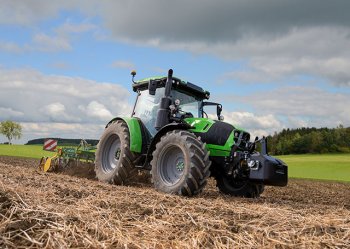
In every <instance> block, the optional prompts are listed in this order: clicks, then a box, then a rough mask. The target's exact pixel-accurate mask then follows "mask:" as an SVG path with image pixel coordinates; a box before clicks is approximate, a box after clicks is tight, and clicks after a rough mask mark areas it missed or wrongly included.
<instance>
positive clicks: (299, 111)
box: [222, 86, 350, 132]
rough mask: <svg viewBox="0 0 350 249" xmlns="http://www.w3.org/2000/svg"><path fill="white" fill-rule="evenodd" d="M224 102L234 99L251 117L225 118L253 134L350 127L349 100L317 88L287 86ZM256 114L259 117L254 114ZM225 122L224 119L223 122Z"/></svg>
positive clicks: (235, 115) (226, 98)
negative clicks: (297, 129) (287, 129)
mask: <svg viewBox="0 0 350 249" xmlns="http://www.w3.org/2000/svg"><path fill="white" fill-rule="evenodd" d="M222 99H223V100H224V101H226V102H230V101H232V99H234V101H235V103H236V104H237V103H241V104H243V105H245V106H247V108H248V107H249V108H252V109H253V111H252V113H246V112H233V113H226V114H224V115H225V116H227V117H228V120H232V122H233V123H236V124H238V125H242V127H248V128H249V129H252V130H257V129H261V130H264V129H266V130H268V131H269V132H274V131H279V130H281V129H283V128H286V127H288V128H298V127H302V126H303V127H336V126H338V125H339V124H343V125H345V126H350V108H347V107H348V106H350V96H349V94H348V93H339V92H334V93H333V92H328V91H327V90H322V89H319V88H317V87H308V86H292V87H291V86H289V87H280V88H277V89H275V90H271V91H259V92H254V93H251V94H250V95H248V96H244V97H243V96H234V98H232V96H228V95H227V96H222ZM257 113H259V114H257ZM226 120H227V118H226Z"/></svg>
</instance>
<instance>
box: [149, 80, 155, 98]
mask: <svg viewBox="0 0 350 249" xmlns="http://www.w3.org/2000/svg"><path fill="white" fill-rule="evenodd" d="M156 90H157V82H156V81H155V80H150V81H149V82H148V92H149V95H155V94H156Z"/></svg>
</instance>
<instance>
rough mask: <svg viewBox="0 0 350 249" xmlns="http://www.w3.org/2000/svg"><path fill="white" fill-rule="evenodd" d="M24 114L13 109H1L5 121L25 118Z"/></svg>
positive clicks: (0, 115) (0, 113) (0, 114)
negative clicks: (13, 118)
mask: <svg viewBox="0 0 350 249" xmlns="http://www.w3.org/2000/svg"><path fill="white" fill-rule="evenodd" d="M23 115H24V113H23V112H20V111H16V110H13V109H12V108H4V107H0V117H1V118H2V119H3V120H5V119H10V118H12V117H20V116H23Z"/></svg>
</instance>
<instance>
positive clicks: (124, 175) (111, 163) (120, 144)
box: [95, 120, 137, 185]
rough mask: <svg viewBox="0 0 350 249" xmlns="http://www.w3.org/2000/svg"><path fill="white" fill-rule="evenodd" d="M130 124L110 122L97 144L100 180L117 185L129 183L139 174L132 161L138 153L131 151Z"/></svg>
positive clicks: (97, 167)
mask: <svg viewBox="0 0 350 249" xmlns="http://www.w3.org/2000/svg"><path fill="white" fill-rule="evenodd" d="M129 145H130V135H129V129H128V126H127V125H126V124H125V123H124V122H123V121H120V120H118V121H116V122H115V123H112V124H110V125H109V126H108V127H107V128H106V129H105V131H104V133H103V134H102V136H101V139H100V141H99V143H98V145H97V150H96V159H95V172H96V176H97V178H98V180H100V181H103V182H108V183H112V184H117V185H124V184H127V183H129V180H130V179H131V178H132V177H133V176H134V175H136V174H137V170H136V169H135V167H134V165H133V164H132V161H133V160H134V159H135V157H136V155H135V154H134V153H133V152H131V151H130V146H129Z"/></svg>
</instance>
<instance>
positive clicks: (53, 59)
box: [0, 0, 350, 143]
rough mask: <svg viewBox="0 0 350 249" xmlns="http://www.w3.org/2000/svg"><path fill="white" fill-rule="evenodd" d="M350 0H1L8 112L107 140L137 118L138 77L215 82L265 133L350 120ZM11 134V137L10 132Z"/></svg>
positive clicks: (236, 116)
mask: <svg viewBox="0 0 350 249" xmlns="http://www.w3.org/2000/svg"><path fill="white" fill-rule="evenodd" d="M349 10H350V2H349V1H337V0H334V1H322V0H321V1H320V0H318V1H315V0H309V1H301V0H293V1H292V0H290V1H285V0H264V1H262V0H255V1H254V0H217V1H209V0H191V1H184V0H178V1H171V2H170V1H162V0H148V1H141V0H139V1H135V0H128V1H119V0H115V1H108V0H106V1H97V0H91V1H83V0H60V1H58V0H57V1H56V0H51V1H47V0H26V1H20V0H1V1H0V34H1V35H0V121H3V120H7V119H10V120H13V121H16V122H20V123H21V124H22V126H23V138H22V139H20V140H19V141H17V143H25V142H26V141H28V140H29V139H33V138H40V137H51V136H54V137H64V138H97V139H98V138H99V137H100V135H101V134H102V132H103V128H104V125H105V124H106V123H107V122H108V121H109V120H110V119H111V118H113V117H114V116H118V115H121V116H129V115H130V112H131V106H132V103H133V101H134V99H135V94H134V93H133V92H132V90H131V77H130V70H131V69H136V70H137V76H136V77H137V78H139V79H140V78H146V77H149V76H152V75H165V74H166V71H167V69H169V68H173V69H174V74H175V76H177V77H180V78H184V79H186V80H188V81H191V82H193V83H196V84H199V85H201V86H202V87H204V88H205V89H206V90H209V91H210V92H211V100H212V101H218V102H221V103H223V107H224V110H225V111H224V116H225V120H226V121H227V122H231V123H233V124H236V125H239V126H241V127H244V128H246V129H247V130H248V131H251V133H253V135H263V134H273V133H274V132H276V131H277V132H278V131H280V130H282V129H283V128H296V127H312V126H313V127H325V126H327V127H336V126H338V125H339V124H343V125H344V126H350V70H349V69H350V15H349ZM4 141H6V139H5V137H3V136H0V142H4Z"/></svg>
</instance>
